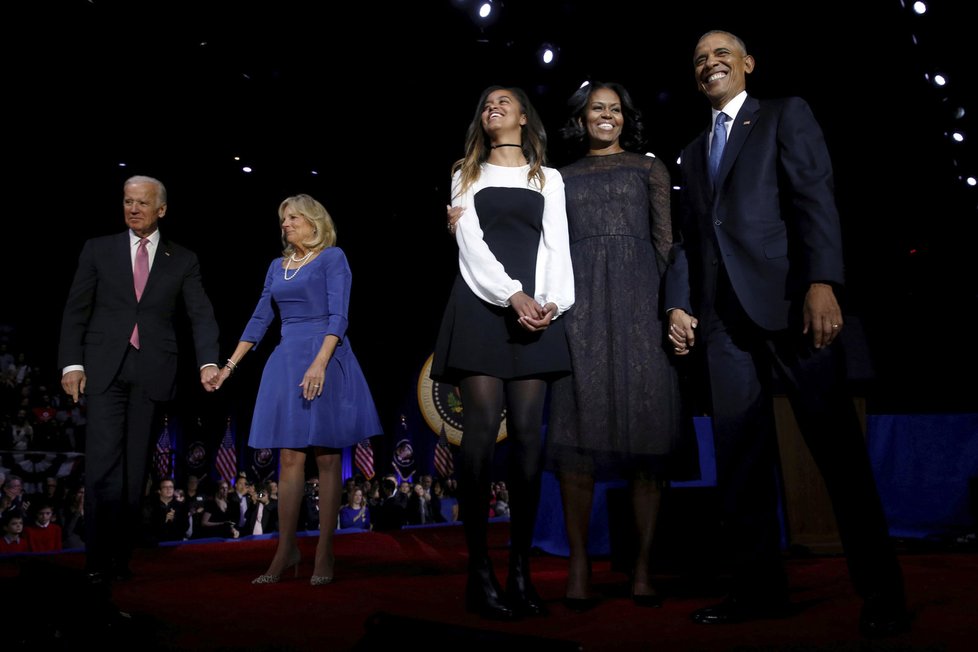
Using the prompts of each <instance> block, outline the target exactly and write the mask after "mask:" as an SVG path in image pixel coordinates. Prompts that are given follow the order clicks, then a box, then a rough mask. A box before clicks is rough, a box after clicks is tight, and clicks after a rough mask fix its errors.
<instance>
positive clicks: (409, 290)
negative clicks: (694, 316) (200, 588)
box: [0, 0, 978, 435]
mask: <svg viewBox="0 0 978 652" xmlns="http://www.w3.org/2000/svg"><path fill="white" fill-rule="evenodd" d="M307 4H308V5H311V6H315V7H316V8H315V9H312V8H309V7H308V6H306V5H307ZM346 4H347V3H334V2H327V3H291V2H275V3H248V2H232V1H230V0H224V1H214V2H204V1H170V2H163V1H158V2H103V1H99V0H89V1H86V0H73V1H70V0H69V1H64V2H57V3H55V2H32V3H27V4H26V5H24V6H21V7H19V11H21V12H23V13H22V16H23V17H22V18H20V19H18V20H13V19H10V20H8V21H5V28H4V30H3V31H4V33H5V38H4V39H3V41H4V44H3V46H2V47H3V51H4V54H5V56H4V62H5V66H4V68H5V75H4V77H5V79H4V85H5V90H6V92H5V93H4V95H5V101H4V105H5V113H6V115H7V133H6V137H5V139H4V140H5V147H4V153H5V155H6V156H5V158H6V159H7V160H6V163H7V165H6V168H7V170H8V171H7V173H6V193H5V195H6V200H7V215H6V217H5V219H4V220H3V226H2V227H0V228H2V242H3V244H2V255H0V261H2V265H3V269H2V274H3V278H5V279H6V281H5V290H4V291H3V296H4V300H3V302H2V306H3V308H2V310H3V314H2V316H0V321H2V322H6V323H10V324H12V325H13V326H14V327H15V329H16V337H17V342H18V345H19V346H18V348H21V349H24V350H27V351H29V352H30V356H31V357H32V359H33V360H34V361H35V363H36V364H39V365H43V366H44V367H47V368H49V369H51V371H52V372H54V365H55V355H56V350H57V335H58V328H59V321H60V313H61V308H62V305H63V301H64V298H65V295H66V293H67V289H68V286H69V283H70V279H71V274H72V272H73V270H74V266H75V262H76V258H77V255H78V253H79V251H80V249H81V245H82V242H83V241H84V239H85V238H88V237H91V236H94V235H100V234H107V233H113V232H117V231H119V230H121V228H122V227H123V221H122V215H121V201H120V195H121V193H120V190H121V185H122V181H123V180H124V179H125V178H126V177H128V176H130V175H132V174H137V173H139V174H150V175H153V176H156V177H159V178H160V179H161V180H163V181H164V182H165V183H166V185H167V187H168V190H169V212H168V215H167V216H166V218H165V219H164V220H163V222H162V228H163V229H164V231H165V232H166V234H167V235H168V237H171V238H173V239H174V240H176V241H178V242H180V243H182V244H185V245H187V246H190V247H191V248H193V249H195V250H196V251H197V252H198V254H199V255H200V258H201V261H202V266H203V273H204V278H205V282H206V285H207V287H208V290H209V292H210V294H211V297H212V300H213V302H214V305H215V309H216V310H217V314H218V318H219V320H220V324H221V327H222V346H223V349H224V353H225V354H227V353H230V351H231V350H232V348H233V346H234V344H235V342H236V341H237V337H238V335H239V334H240V332H241V330H242V329H243V327H244V325H245V323H246V321H247V319H248V317H249V316H250V314H251V310H252V308H253V306H254V303H255V301H256V300H257V298H258V295H259V292H260V290H261V285H262V281H263V278H264V272H265V269H266V267H267V265H268V262H269V260H270V259H271V258H273V257H275V256H276V255H278V253H279V251H280V242H279V231H278V224H277V215H276V210H277V206H278V204H279V202H280V201H281V200H282V199H283V198H284V197H285V196H287V195H290V194H294V193H298V192H307V193H310V194H312V195H313V196H315V197H317V198H318V199H320V200H321V201H322V202H323V203H324V204H325V205H326V207H327V209H328V210H329V211H330V212H331V214H332V215H333V217H334V219H335V220H336V223H337V226H338V230H339V243H338V244H339V246H341V247H342V248H343V249H344V250H345V251H346V253H347V255H348V257H349V260H350V264H351V266H352V269H353V273H354V284H353V298H352V305H351V311H350V331H349V334H350V338H351V341H352V345H353V347H354V350H355V351H356V353H357V355H358V356H359V358H360V360H361V363H362V365H363V367H364V370H365V372H366V374H367V378H368V380H369V381H370V383H371V386H372V388H373V390H374V392H375V398H376V399H377V403H378V406H379V408H380V409H381V412H382V417H383V418H384V422H385V424H389V428H390V430H389V434H390V435H395V434H396V428H397V424H398V423H399V415H400V413H401V412H402V410H403V408H404V405H405V402H410V401H411V400H412V399H413V397H414V392H415V382H416V375H417V373H418V370H419V369H420V367H421V365H422V364H423V362H424V361H425V359H426V358H427V356H428V354H429V353H430V351H431V348H432V346H433V342H434V338H435V334H436V332H437V326H438V322H439V320H440V317H441V309H442V306H443V304H444V301H445V299H446V297H447V294H448V290H449V287H450V284H451V282H452V279H453V276H454V274H455V271H456V268H457V265H456V249H455V246H454V244H453V242H452V240H451V239H450V238H449V237H448V236H447V235H446V233H445V228H444V206H445V204H446V203H447V202H448V200H449V167H450V165H451V163H452V162H453V161H454V160H455V159H456V158H458V157H459V156H461V154H462V147H463V139H464V131H465V128H466V126H467V124H468V121H469V120H470V118H471V116H472V114H473V111H474V108H475V102H476V100H477V98H478V94H479V92H480V91H481V90H482V89H483V88H484V87H485V86H487V85H490V84H495V83H500V84H504V85H520V86H522V87H524V88H526V89H527V90H528V91H529V93H530V95H531V97H532V99H533V101H534V102H535V104H536V107H537V109H538V110H539V111H540V112H541V114H542V115H543V117H544V119H545V121H546V124H547V127H548V132H549V133H550V136H551V144H552V147H551V155H552V163H554V164H556V165H560V164H563V163H566V162H568V160H567V157H566V155H565V152H564V151H563V149H562V148H561V147H560V143H559V138H558V131H557V130H558V128H559V126H560V125H561V123H562V122H563V118H564V102H565V100H566V98H567V97H568V96H569V95H570V94H571V93H572V92H573V91H574V90H575V89H576V88H577V87H578V86H579V85H580V84H581V82H582V81H583V80H585V79H587V78H592V77H593V78H596V79H602V80H613V81H619V82H621V83H623V84H625V86H626V87H627V88H628V89H629V90H630V91H631V92H632V93H633V94H634V98H635V100H636V102H637V104H638V105H639V106H640V107H641V108H642V109H643V110H644V112H645V116H646V126H647V133H648V136H649V146H648V149H649V150H650V151H652V152H654V153H655V154H656V155H658V156H659V157H661V158H662V159H663V160H664V161H665V162H666V163H667V165H668V166H669V167H670V169H671V170H672V171H673V172H674V173H675V172H676V170H677V165H676V158H677V156H678V153H679V151H680V149H681V147H682V146H683V145H684V144H685V143H686V142H688V141H689V140H691V139H692V138H693V137H694V136H695V135H696V134H697V133H698V132H699V131H700V130H702V129H703V128H705V127H706V126H707V124H708V120H709V107H708V104H707V102H706V100H705V98H703V97H702V96H700V95H699V94H698V92H697V90H696V88H695V87H694V84H693V78H692V63H691V52H692V48H693V46H694V44H695V42H696V40H697V38H698V37H699V35H700V34H702V33H703V32H704V31H706V30H708V29H712V28H722V29H729V30H731V31H733V32H735V33H737V34H739V35H740V36H742V37H743V38H744V39H745V41H746V42H747V45H748V49H749V50H750V52H751V53H752V54H754V55H755V57H756V59H757V68H756V70H755V72H754V74H753V75H751V77H750V79H749V90H750V91H751V92H752V93H753V94H755V95H757V96H759V97H771V96H781V95H788V94H798V95H802V96H804V97H805V98H806V99H808V101H809V102H810V103H811V105H812V107H813V109H814V111H815V114H816V116H817V117H818V118H819V119H820V121H821V123H822V125H823V127H824V129H825V135H826V138H827V140H828V144H829V148H830V150H831V152H832V154H833V160H834V164H835V166H836V184H837V190H838V199H839V204H840V208H841V213H842V218H843V227H844V230H845V234H846V237H847V240H846V253H847V265H848V275H849V295H848V297H847V311H848V313H849V314H850V316H851V323H853V324H854V325H855V324H856V323H857V322H858V325H860V326H861V329H857V328H854V329H852V331H851V332H853V333H855V332H857V331H859V330H861V331H862V332H863V333H864V334H865V335H866V342H868V343H867V344H865V346H863V347H860V348H859V349H858V350H857V351H856V356H855V357H856V358H857V359H859V360H861V365H860V368H859V369H857V372H858V374H857V375H858V376H860V377H861V379H862V380H863V381H864V385H863V387H862V391H863V393H864V394H866V395H867V396H868V398H869V409H870V411H872V412H876V413H894V412H911V413H913V412H955V411H975V410H976V409H978V405H976V401H978V392H976V391H975V384H974V381H973V370H974V369H975V368H976V366H978V345H976V337H975V336H974V333H973V331H974V324H975V316H976V313H978V310H976V285H978V281H976V279H978V274H976V272H975V262H974V261H975V255H974V253H973V252H974V243H975V236H976V235H978V220H976V210H975V207H976V203H978V199H976V197H978V190H976V189H975V188H968V187H966V186H965V185H964V184H963V182H962V181H961V180H960V179H959V178H958V177H959V176H960V175H962V174H965V175H966V174H972V175H974V174H976V173H978V169H976V163H975V161H976V158H978V157H975V156H974V151H975V147H974V145H973V144H971V143H970V141H966V142H965V143H963V144H953V143H951V142H950V141H949V139H948V136H947V133H948V132H949V131H950V130H951V129H952V128H954V129H961V130H963V131H964V132H965V133H966V134H968V135H970V136H971V137H972V138H976V137H978V130H976V129H975V128H974V124H975V123H974V118H973V116H972V115H970V114H968V115H966V116H965V117H964V118H962V119H959V120H954V119H953V118H952V116H953V112H954V110H955V109H956V108H957V107H958V106H961V105H963V103H964V102H965V95H967V98H968V99H969V100H972V101H973V97H974V96H973V88H974V72H973V70H972V69H971V67H970V65H969V64H970V62H969V61H968V60H967V58H966V57H964V56H963V55H964V54H965V52H966V51H968V49H969V48H968V47H967V44H968V43H969V41H970V40H971V37H972V34H971V30H970V22H968V21H966V20H965V18H964V16H963V11H964V10H963V5H960V4H959V3H952V2H950V1H949V0H948V1H945V2H935V3H932V5H933V6H932V7H931V10H930V12H929V13H928V14H927V15H926V16H923V17H918V16H914V15H912V14H911V13H910V12H909V10H908V9H907V8H906V7H904V6H903V3H902V2H900V1H899V0H887V1H867V2H860V3H848V4H850V5H857V6H858V8H857V9H851V8H845V9H838V10H836V9H834V8H833V7H834V6H835V5H832V4H831V3H822V2H778V3H764V2H761V3H758V2H742V1H737V0H728V1H727V2H722V3H720V2H712V1H704V2H696V3H663V2H642V3H607V2H583V1H579V2H573V1H563V2H561V1H553V0H533V1H530V0H527V1H526V2H519V1H517V0H509V1H508V2H506V3H505V4H504V5H502V6H501V7H498V8H497V11H498V13H499V18H498V19H497V20H496V21H495V22H494V23H492V24H491V25H488V26H482V27H480V26H478V25H477V24H476V23H475V22H474V21H473V20H472V19H471V17H470V14H469V11H470V10H469V5H470V4H472V3H461V2H453V1H450V0H430V1H429V0H426V1H423V2H415V3H398V4H397V5H396V6H393V3H391V5H392V6H388V3H365V2H361V3H356V6H355V7H350V6H345V5H346ZM497 4H499V3H497ZM966 26H967V27H966ZM966 30H967V31H966ZM915 39H916V41H917V42H918V43H917V44H915V43H914V40H915ZM544 41H550V42H553V43H554V44H556V45H557V46H558V47H559V48H560V50H559V55H558V56H559V58H558V61H557V64H556V65H555V66H554V67H553V68H549V69H545V68H543V67H541V66H540V65H538V64H537V63H536V61H537V60H536V58H535V51H536V50H537V48H538V47H539V45H540V44H541V43H542V42H544ZM938 69H941V70H943V71H945V72H946V74H947V75H948V77H949V79H950V80H951V84H950V86H949V87H947V88H946V89H943V90H939V89H937V88H935V87H934V86H933V85H932V84H931V83H929V82H928V81H927V80H925V74H932V73H933V72H934V71H935V70H938ZM965 108H966V109H972V110H975V111H978V107H975V106H967V105H965ZM969 127H971V129H970V131H969ZM969 151H970V152H972V154H971V155H970V160H969V155H968V152H969ZM235 157H240V160H237V159H236V158H235ZM122 164H124V165H125V167H121V165H122ZM243 165H250V166H252V168H253V170H254V171H253V172H252V173H250V174H249V173H244V172H242V171H241V167H242V166H243ZM313 171H315V172H316V173H317V174H313ZM676 181H677V182H678V179H677V180H676ZM270 349H271V346H269V345H268V343H266V344H265V346H264V347H263V349H262V350H261V351H259V353H258V354H256V355H252V356H250V357H249V359H248V360H247V362H246V365H245V367H246V368H245V369H243V370H242V371H243V373H242V374H240V376H238V377H236V378H235V380H234V381H233V383H234V384H233V386H232V387H230V388H229V391H227V392H225V393H224V394H223V395H221V396H214V397H211V396H207V397H205V396H204V395H203V393H202V392H201V391H200V390H199V388H197V387H196V386H195V384H194V383H193V382H188V385H187V391H186V392H185V394H184V396H185V397H188V398H193V399H194V400H188V401H185V402H184V405H185V406H188V405H189V406H191V407H188V408H186V409H190V410H198V411H199V412H200V413H203V414H205V415H211V416H214V417H215V418H220V415H223V414H225V413H227V412H228V411H231V410H239V411H242V412H244V413H246V414H247V413H249V412H250V402H251V401H252V400H253V396H254V390H255V388H256V386H257V379H258V374H259V371H260V368H261V366H262V355H267V352H268V351H269V350H270ZM188 350H189V349H188ZM962 375H963V376H964V377H965V378H968V379H971V380H966V381H961V380H959V378H960V377H961V376H962ZM194 376H195V374H194V373H193V361H192V360H189V361H188V371H187V373H185V374H184V379H185V380H187V381H192V380H193V378H194ZM215 415H217V416H215Z"/></svg>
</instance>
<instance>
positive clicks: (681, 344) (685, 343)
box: [669, 308, 699, 355]
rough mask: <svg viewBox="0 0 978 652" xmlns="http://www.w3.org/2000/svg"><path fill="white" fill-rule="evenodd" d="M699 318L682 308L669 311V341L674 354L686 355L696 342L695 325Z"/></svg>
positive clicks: (697, 323)
mask: <svg viewBox="0 0 978 652" xmlns="http://www.w3.org/2000/svg"><path fill="white" fill-rule="evenodd" d="M698 325H699V320H697V319H696V317H693V316H692V315H690V314H689V313H688V312H686V311H685V310H683V309H682V308H675V309H673V310H670V311H669V341H670V342H671V343H672V352H673V354H675V355H688V354H689V351H690V349H691V348H693V345H694V344H696V327H697V326H698Z"/></svg>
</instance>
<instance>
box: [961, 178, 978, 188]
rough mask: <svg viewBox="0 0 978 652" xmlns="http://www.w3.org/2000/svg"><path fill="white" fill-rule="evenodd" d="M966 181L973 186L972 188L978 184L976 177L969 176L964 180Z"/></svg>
mask: <svg viewBox="0 0 978 652" xmlns="http://www.w3.org/2000/svg"><path fill="white" fill-rule="evenodd" d="M964 182H965V183H966V184H968V185H969V186H971V187H972V188H974V187H975V186H978V179H975V178H974V177H968V178H967V179H965V180H964Z"/></svg>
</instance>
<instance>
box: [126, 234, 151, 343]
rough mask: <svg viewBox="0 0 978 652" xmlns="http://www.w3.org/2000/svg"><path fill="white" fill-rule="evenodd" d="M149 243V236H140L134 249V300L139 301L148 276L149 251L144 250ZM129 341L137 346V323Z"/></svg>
mask: <svg viewBox="0 0 978 652" xmlns="http://www.w3.org/2000/svg"><path fill="white" fill-rule="evenodd" d="M147 244H149V238H142V239H141V240H140V241H139V248H138V249H137V250H136V264H135V265H134V266H133V268H132V281H133V287H134V288H135V290H136V301H139V300H140V299H142V297H143V290H144V289H145V288H146V279H147V278H149V252H148V251H147V250H146V245H147ZM129 343H130V344H132V345H133V346H134V347H135V348H137V349H138V348H139V324H136V326H135V327H134V328H133V329H132V335H130V336H129Z"/></svg>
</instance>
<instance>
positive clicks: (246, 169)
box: [241, 165, 251, 174]
mask: <svg viewBox="0 0 978 652" xmlns="http://www.w3.org/2000/svg"><path fill="white" fill-rule="evenodd" d="M241 171H242V172H245V173H248V174H250V173H251V166H250V165H246V166H244V167H243V168H241Z"/></svg>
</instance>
